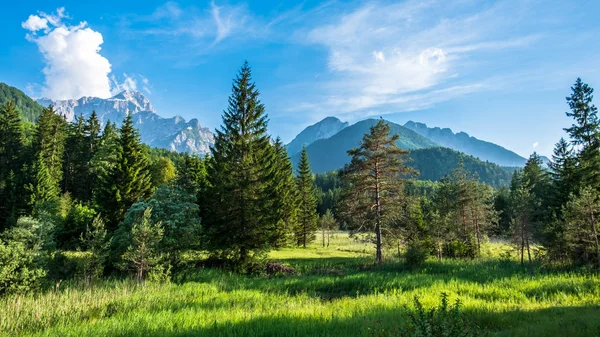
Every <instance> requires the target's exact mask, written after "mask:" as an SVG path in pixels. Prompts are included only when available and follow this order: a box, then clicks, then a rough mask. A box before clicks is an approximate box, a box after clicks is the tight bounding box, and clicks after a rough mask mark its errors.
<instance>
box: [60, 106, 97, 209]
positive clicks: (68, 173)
mask: <svg viewBox="0 0 600 337" xmlns="http://www.w3.org/2000/svg"><path fill="white" fill-rule="evenodd" d="M85 123H86V122H85V119H84V118H83V116H81V115H80V116H77V118H76V119H75V121H74V122H73V123H71V124H70V125H69V126H68V127H67V137H66V142H65V152H64V153H65V154H64V164H63V165H64V166H63V171H64V176H63V183H62V190H63V191H64V192H69V193H71V195H72V196H73V198H75V199H78V200H83V197H85V194H86V190H88V189H89V183H90V182H89V181H88V174H87V163H88V161H89V159H88V158H87V156H86V153H85V150H86V136H85V130H84V129H85Z"/></svg>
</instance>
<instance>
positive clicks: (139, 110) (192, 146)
mask: <svg viewBox="0 0 600 337" xmlns="http://www.w3.org/2000/svg"><path fill="white" fill-rule="evenodd" d="M38 103H40V104H41V105H43V106H48V105H53V106H54V108H55V110H56V112H57V113H59V114H61V115H63V116H65V118H66V119H67V121H69V122H71V121H73V120H74V119H75V116H79V115H83V117H84V118H87V117H89V116H90V115H91V113H92V111H96V114H97V115H98V119H99V120H100V121H101V123H102V124H104V123H106V122H107V121H111V122H115V123H117V125H120V124H121V122H122V121H123V119H125V117H126V116H127V114H128V113H129V114H132V115H133V120H134V123H135V126H136V127H137V128H138V129H139V130H140V136H141V139H142V141H143V142H144V143H146V144H148V145H150V146H152V147H158V148H165V149H170V150H173V151H177V152H188V153H195V154H200V155H204V154H207V153H208V152H209V151H210V145H212V144H213V143H214V134H213V133H212V132H211V131H210V130H209V129H208V128H203V127H201V126H200V123H199V122H198V120H197V119H192V120H190V121H189V122H186V121H185V119H183V118H182V117H181V116H175V117H171V118H163V117H161V116H159V115H158V114H157V113H156V110H155V109H154V107H153V106H152V104H151V103H150V101H149V100H148V99H147V98H146V97H145V96H144V95H143V94H142V93H140V92H138V91H123V92H121V93H119V94H118V95H115V96H113V97H111V98H107V99H103V98H98V97H82V98H80V99H70V100H61V101H52V100H49V99H39V100H38Z"/></svg>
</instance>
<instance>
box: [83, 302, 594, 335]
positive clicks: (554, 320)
mask: <svg viewBox="0 0 600 337" xmlns="http://www.w3.org/2000/svg"><path fill="white" fill-rule="evenodd" d="M406 310H407V309H404V308H399V309H394V310H390V309H375V310H370V311H369V312H368V313H365V314H359V313H357V314H355V315H353V316H350V317H336V316H333V317H318V318H305V317H257V318H250V319H247V320H243V321H239V322H214V323H213V324H210V325H209V326H204V327H193V326H192V327H186V328H183V327H181V326H178V325H177V324H176V323H173V324H169V326H164V327H160V328H150V327H144V326H143V325H141V326H137V327H135V329H134V330H131V331H129V330H128V331H121V332H115V333H112V335H113V336H120V337H125V336H148V337H158V336H175V337H184V336H286V337H295V336H298V337H300V336H302V337H304V336H396V335H397V334H393V333H390V334H381V333H375V332H374V331H373V329H377V330H378V331H387V332H392V331H394V330H395V329H398V328H399V327H401V326H402V325H403V322H404V320H405V319H406ZM466 315H467V317H468V318H469V319H470V320H471V321H472V322H473V323H475V325H476V326H478V327H480V328H479V329H480V330H482V329H484V330H487V331H489V332H490V333H491V335H492V336H516V337H520V336H573V337H579V336H586V337H587V336H590V337H591V336H594V337H597V336H599V335H600V321H599V320H598V317H600V307H598V306H587V307H556V308H550V309H544V310H537V311H510V312H504V313H495V312H483V311H477V312H466ZM192 325H193V323H192ZM92 330H93V329H92ZM90 332H92V331H90Z"/></svg>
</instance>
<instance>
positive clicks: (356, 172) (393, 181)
mask: <svg viewBox="0 0 600 337" xmlns="http://www.w3.org/2000/svg"><path fill="white" fill-rule="evenodd" d="M399 138H400V136H398V135H397V134H395V135H392V136H390V126H389V125H388V124H386V123H385V122H384V121H379V122H378V123H377V124H376V125H375V126H373V127H371V128H370V132H369V133H367V134H365V135H364V137H363V140H362V142H361V143H360V147H358V148H354V149H352V150H349V151H348V154H349V155H350V156H351V157H352V161H351V162H350V164H348V166H347V167H346V168H345V174H344V176H345V180H346V181H347V184H348V185H349V186H350V187H349V188H350V189H352V190H353V191H355V192H356V193H346V194H345V196H344V199H345V200H344V201H343V202H344V203H346V204H348V205H351V206H349V207H347V209H350V212H360V213H363V214H360V215H359V217H362V218H366V219H367V221H366V225H368V227H370V229H371V230H372V231H373V232H374V233H375V246H376V250H377V252H376V260H377V262H378V263H382V262H383V252H382V246H383V238H382V227H383V226H385V225H387V223H388V222H389V221H390V220H391V217H393V216H394V215H395V214H396V212H395V210H394V208H395V207H399V206H401V204H402V199H403V197H404V192H403V190H404V179H403V176H406V175H409V174H412V173H413V172H414V171H413V170H412V169H411V168H409V167H407V166H405V165H404V156H406V155H407V154H408V151H406V150H403V149H401V148H399V147H398V144H397V142H398V139H399ZM357 196H358V197H357Z"/></svg>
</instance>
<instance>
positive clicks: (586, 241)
mask: <svg viewBox="0 0 600 337" xmlns="http://www.w3.org/2000/svg"><path fill="white" fill-rule="evenodd" d="M563 212H564V213H565V219H566V223H567V227H566V238H567V243H568V245H569V250H570V252H571V255H572V256H573V258H574V259H575V260H576V261H581V262H588V261H590V260H592V259H593V256H594V255H595V258H596V263H597V265H598V269H600V248H599V247H598V212H600V200H599V196H598V192H597V191H596V190H595V189H593V188H591V187H585V188H583V189H581V191H580V192H579V195H575V194H571V196H570V198H569V201H568V202H567V204H566V205H565V208H564V210H563Z"/></svg>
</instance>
